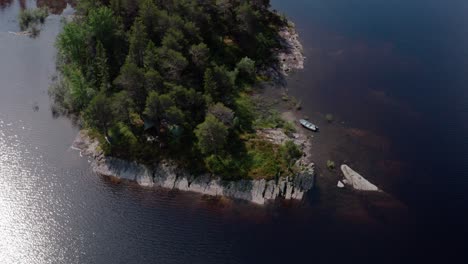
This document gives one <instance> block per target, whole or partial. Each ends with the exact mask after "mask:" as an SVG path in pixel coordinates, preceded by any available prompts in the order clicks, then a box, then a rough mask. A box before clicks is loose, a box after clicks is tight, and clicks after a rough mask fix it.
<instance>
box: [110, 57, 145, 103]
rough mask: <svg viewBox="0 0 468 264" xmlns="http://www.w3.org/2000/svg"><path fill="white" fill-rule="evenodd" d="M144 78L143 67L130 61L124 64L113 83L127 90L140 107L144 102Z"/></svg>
mask: <svg viewBox="0 0 468 264" xmlns="http://www.w3.org/2000/svg"><path fill="white" fill-rule="evenodd" d="M144 79H145V75H144V72H143V69H141V68H139V67H138V66H137V65H136V64H134V63H131V62H130V63H125V64H124V66H123V67H122V70H121V71H120V75H119V76H118V77H117V79H115V81H114V83H115V84H116V85H117V86H119V87H121V88H122V89H124V90H125V91H127V92H128V94H129V95H130V97H131V98H132V99H133V101H134V102H135V104H136V106H137V107H139V108H140V109H141V107H143V105H144V104H145V102H146V90H145V86H144V82H143V80H144Z"/></svg>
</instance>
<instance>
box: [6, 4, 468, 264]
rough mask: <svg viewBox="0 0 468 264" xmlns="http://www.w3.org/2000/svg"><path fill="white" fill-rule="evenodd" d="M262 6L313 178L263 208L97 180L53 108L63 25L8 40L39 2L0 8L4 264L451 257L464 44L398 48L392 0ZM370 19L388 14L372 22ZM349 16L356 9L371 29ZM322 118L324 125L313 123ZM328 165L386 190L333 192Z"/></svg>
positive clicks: (460, 160) (414, 42) (461, 184)
mask: <svg viewBox="0 0 468 264" xmlns="http://www.w3.org/2000/svg"><path fill="white" fill-rule="evenodd" d="M40 2H41V3H47V1H40ZM50 2H54V1H50ZM55 2H60V1H55ZM272 2H273V6H274V7H275V8H278V9H279V10H281V12H285V13H286V14H287V15H288V17H290V18H291V19H292V20H293V21H294V22H295V23H296V25H297V28H298V30H299V32H300V34H301V37H302V39H303V44H304V48H305V54H306V56H307V61H306V65H305V67H306V68H305V70H304V71H302V72H297V73H295V74H293V75H291V76H290V79H289V80H288V87H289V88H288V89H289V93H290V94H292V95H295V96H296V97H298V98H300V99H301V100H302V102H303V104H302V105H303V107H304V110H303V111H302V112H300V113H298V115H308V116H309V117H310V119H311V120H313V121H314V122H316V123H318V125H319V126H320V127H321V132H320V133H319V134H314V139H313V144H315V145H314V146H315V151H313V153H312V154H313V155H316V156H315V159H316V161H317V164H318V165H319V168H320V169H321V173H320V175H319V179H318V182H319V185H318V187H317V188H316V189H314V190H313V191H312V192H309V193H308V195H307V197H306V199H304V200H303V201H302V202H281V201H278V202H277V203H274V204H269V205H267V206H265V207H259V206H255V205H252V204H248V203H245V202H239V201H230V200H227V199H214V198H209V197H202V196H199V195H196V194H191V193H184V192H178V191H168V190H162V189H149V188H142V187H140V186H137V185H136V184H133V183H125V182H117V181H113V180H111V179H109V178H104V177H98V176H97V175H95V174H93V173H92V172H91V171H90V167H89V161H88V160H87V159H86V158H83V157H80V155H79V152H77V151H74V150H72V149H71V148H70V146H71V143H72V141H73V139H74V138H75V136H76V134H77V133H78V128H76V127H74V126H73V125H72V122H71V121H70V120H68V119H66V118H61V117H60V118H57V117H54V116H53V115H52V113H51V110H50V102H49V98H48V95H47V88H48V85H49V83H50V78H51V76H52V75H53V74H54V72H55V66H54V56H55V55H54V54H55V50H54V47H53V43H54V39H55V36H56V34H57V33H58V32H59V30H60V19H61V18H60V16H58V15H53V16H50V17H49V18H48V19H47V21H46V24H45V26H44V29H43V30H42V32H41V34H40V35H39V37H38V38H36V39H31V38H29V37H27V36H15V35H13V34H10V33H8V32H9V31H13V32H16V31H19V28H18V25H17V22H16V16H17V14H18V12H19V10H20V8H21V6H22V5H26V6H28V7H31V6H34V4H35V1H0V55H1V58H0V263H293V262H299V261H301V262H304V263H314V262H315V263H331V262H338V261H351V262H353V263H354V262H357V261H360V262H370V263H375V261H376V260H378V262H382V263H396V262H398V263H401V262H406V260H408V261H409V259H408V258H407V257H408V256H415V255H416V254H418V253H420V252H422V253H424V255H422V256H425V259H424V260H426V259H427V261H426V262H431V260H435V259H433V258H431V257H432V256H431V253H433V254H434V253H435V252H430V250H429V249H431V247H430V246H428V244H432V247H438V248H439V250H444V249H445V247H449V245H450V246H451V243H445V242H446V241H450V240H446V239H447V238H448V237H446V236H441V235H440V233H443V232H447V234H450V232H451V231H452V230H451V229H450V225H451V224H452V223H451V222H450V221H448V220H446V218H447V217H449V216H457V217H458V218H454V219H455V220H453V224H455V227H458V225H457V224H458V222H459V221H460V222H461V221H462V220H463V219H464V218H463V217H464V216H463V212H465V211H464V209H465V208H466V207H465V206H466V196H465V195H463V193H464V191H466V190H467V189H465V187H466V183H467V182H466V180H463V176H466V175H465V174H466V170H462V169H463V165H465V166H466V164H467V163H466V156H463V155H465V152H464V151H463V150H465V149H466V146H467V145H466V143H467V140H466V134H467V133H466V132H467V130H468V127H467V123H466V120H468V117H467V115H466V114H467V112H466V109H467V108H466V106H467V105H468V101H467V100H466V94H467V93H466V88H462V86H463V84H465V83H466V82H464V81H465V79H464V77H466V76H468V75H464V76H461V73H462V72H464V71H465V70H466V67H464V66H463V65H464V64H463V63H465V62H466V60H464V59H463V58H464V57H463V56H465V55H466V54H465V53H463V52H461V51H460V49H458V50H457V49H456V48H457V47H461V46H465V47H466V46H468V41H467V40H466V39H465V38H462V37H463V36H465V35H464V33H463V32H461V31H460V32H459V34H455V35H456V36H457V37H459V38H460V39H456V40H457V41H454V39H447V40H446V41H450V43H451V44H450V45H448V44H446V45H443V43H442V42H443V41H444V40H443V39H441V40H439V42H436V43H433V45H427V46H425V45H426V44H427V36H426V38H424V37H425V35H422V33H421V32H420V34H416V35H415V36H412V37H411V38H405V39H400V38H396V37H395V35H392V34H391V33H392V32H394V31H395V32H406V33H407V34H409V35H410V36H411V34H410V33H411V32H414V30H415V29H414V28H408V29H406V24H405V25H403V24H401V25H400V24H395V25H394V24H391V27H390V26H388V25H387V24H386V23H384V22H385V21H394V20H392V19H395V18H394V17H393V15H395V14H387V13H386V12H390V10H391V11H393V12H394V13H396V14H400V13H402V12H403V13H404V14H406V12H409V11H405V10H406V9H404V8H403V7H406V6H405V5H404V4H403V2H402V4H401V5H402V6H399V5H397V4H395V5H393V6H390V7H389V6H385V5H384V6H380V5H377V4H370V1H363V2H360V3H361V5H364V4H362V3H367V5H364V6H360V5H357V4H355V5H351V6H347V5H346V4H345V2H346V1H341V2H340V1H306V0H303V1H294V4H291V2H290V1H279V0H276V1H272ZM351 2H352V1H351ZM354 2H356V1H354ZM380 2H381V1H380ZM414 2H415V3H420V5H423V4H424V3H426V4H428V5H429V7H428V10H426V11H427V12H432V13H430V14H434V15H440V16H442V15H444V14H445V13H444V12H447V11H446V10H445V9H440V10H438V9H433V8H432V6H433V5H435V6H437V3H436V2H435V1H429V2H427V1H414ZM423 2H424V3H423ZM398 3H399V2H398ZM405 3H406V2H405ZM456 3H457V4H451V5H449V6H444V7H445V8H446V9H450V10H452V11H456V10H458V11H457V12H455V14H452V16H453V17H454V18H452V19H447V22H446V23H447V24H446V25H445V27H440V28H439V27H431V29H434V30H437V29H439V30H440V32H439V33H440V34H442V33H445V30H446V29H447V28H450V29H452V28H454V29H453V30H455V27H454V26H453V25H452V24H451V23H461V25H465V26H466V24H467V23H466V20H463V19H464V16H463V17H462V16H461V14H460V12H461V11H462V10H465V11H466V10H468V9H463V8H464V7H466V5H463V4H462V3H461V2H460V5H458V2H456ZM381 4H382V3H381ZM348 5H349V4H348ZM56 6H63V5H56ZM410 7H414V6H413V5H411V6H410ZM391 8H393V9H391ZM60 9H61V8H59V10H60ZM382 9H385V10H387V11H385V12H384V13H385V14H386V16H382V14H381V15H376V14H379V13H378V12H379V11H381V12H383V11H382ZM64 12H65V13H66V14H67V13H69V12H71V9H70V7H69V8H67V9H65V11H64ZM56 13H60V12H59V11H57V12H56ZM356 14H361V15H363V14H364V15H365V14H368V16H369V17H366V19H368V20H366V21H369V20H370V21H374V22H375V23H370V24H372V25H374V26H375V27H376V28H375V29H373V28H371V27H370V26H369V27H367V26H364V25H362V24H361V23H363V22H362V21H361V20H360V19H359V18H358V17H356ZM371 15H372V16H371ZM395 16H396V15H395ZM421 16H423V15H421ZM353 22H354V23H353ZM358 22H360V23H358ZM407 22H408V21H407ZM416 22H418V23H419V25H420V28H421V29H425V27H424V26H425V24H424V23H423V22H424V20H422V21H420V20H418V19H416V20H415V21H414V23H416ZM388 23H390V22H388ZM400 23H403V22H400ZM408 23H409V22H408ZM440 23H442V22H440ZM366 25H367V24H366ZM436 26H437V25H436ZM363 27H364V28H363ZM384 29H387V30H386V31H385V30H384ZM421 29H419V30H420V31H421ZM411 30H413V31H411ZM460 30H461V29H460ZM418 32H419V31H418ZM384 33H385V34H384ZM387 36H392V37H393V38H389V39H386V37H387ZM403 36H405V37H407V35H403ZM444 36H445V37H447V38H448V37H449V35H448V34H446V35H444ZM450 36H451V35H450ZM423 44H424V45H423ZM454 45H455V46H454ZM421 46H425V47H426V49H422V48H421ZM434 51H437V52H435V53H434ZM429 52H430V53H431V54H435V55H437V56H436V58H432V57H426V56H427V54H428V53H429ZM425 55H426V56H425ZM435 55H434V56H435ZM435 62H437V63H435ZM449 62H454V63H456V65H451V66H450V67H449ZM427 65H430V66H431V68H428V66H427ZM434 72H436V73H437V76H438V77H436V75H435V74H432V73H434ZM465 73H466V72H465ZM444 74H445V75H444ZM408 76H409V77H408ZM404 77H406V78H404ZM435 78H436V79H437V80H438V82H436V81H435V80H434V79H435ZM439 79H440V80H439ZM442 88H443V89H442ZM442 107H443V109H442ZM350 109H352V111H351V110H350ZM328 112H330V113H333V114H334V115H335V121H334V122H333V123H332V124H327V123H326V122H325V121H324V119H323V116H324V114H326V113H328ZM463 120H465V122H463ZM342 122H344V123H342ZM433 122H440V124H441V126H440V127H439V126H437V128H434V126H433V125H432V124H433ZM402 128H403V129H402ZM435 139H437V140H435ZM329 157H330V158H329ZM452 158H453V160H452ZM327 159H333V160H336V161H337V162H338V161H344V160H346V161H347V162H349V164H350V165H351V166H352V167H353V168H354V169H356V170H357V171H359V172H362V173H363V175H365V176H366V177H368V179H370V180H371V181H372V182H373V183H375V184H377V185H378V186H379V187H380V188H381V189H383V190H385V191H386V192H387V194H373V195H369V194H366V193H356V192H354V191H352V190H349V189H344V190H338V189H337V188H336V180H337V179H338V177H339V175H338V173H337V172H327V171H326V170H325V169H324V168H325V166H324V165H323V163H324V162H326V160H327ZM450 160H452V162H454V163H455V164H457V166H447V165H450V164H452V163H451V162H449V161H450ZM438 164H440V165H438ZM452 165H453V164H452ZM451 168H453V169H451ZM442 171H443V172H442ZM440 175H444V181H442V180H441V179H440ZM454 197H457V198H458V199H453V198H454ZM454 208H456V209H457V210H453V211H452V210H451V209H454ZM443 212H450V213H451V214H449V215H442V213H443ZM453 212H462V213H453ZM439 213H440V214H439ZM424 216H428V217H427V218H424ZM439 223H440V224H441V225H439V226H438V225H436V224H439ZM418 225H421V226H422V227H420V228H416V227H417V226H418ZM426 226H427V227H429V228H430V229H425V227H426ZM426 231H427V233H426ZM429 231H430V232H429ZM459 231H460V234H462V232H463V231H464V230H463V229H459ZM423 232H424V233H423ZM460 234H459V235H460ZM441 238H443V239H441ZM444 243H445V244H446V245H444ZM459 245H460V246H462V245H463V243H460V244H459ZM451 257H454V255H447V257H446V258H445V260H446V261H447V260H448V259H450V258H451ZM419 260H420V261H421V260H423V259H419Z"/></svg>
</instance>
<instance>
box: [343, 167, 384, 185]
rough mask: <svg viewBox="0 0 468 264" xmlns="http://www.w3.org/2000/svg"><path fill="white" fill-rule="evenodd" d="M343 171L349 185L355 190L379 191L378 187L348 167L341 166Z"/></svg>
mask: <svg viewBox="0 0 468 264" xmlns="http://www.w3.org/2000/svg"><path fill="white" fill-rule="evenodd" d="M341 171H342V172H343V174H344V176H345V178H346V180H347V182H348V184H349V185H351V186H353V188H354V189H356V190H360V191H379V188H377V186H375V185H374V184H372V183H370V182H369V181H368V180H366V179H365V178H364V177H362V176H361V175H360V174H359V173H357V172H355V171H354V170H352V169H351V168H350V167H349V166H348V165H345V164H343V165H341Z"/></svg>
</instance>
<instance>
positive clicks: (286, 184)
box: [73, 130, 314, 204]
mask: <svg viewBox="0 0 468 264" xmlns="http://www.w3.org/2000/svg"><path fill="white" fill-rule="evenodd" d="M73 148H75V149H79V150H80V151H81V154H83V155H86V156H89V157H91V158H92V169H93V171H94V172H96V173H97V174H100V175H103V176H109V177H117V178H119V179H125V180H129V181H136V182H137V183H138V184H140V185H142V186H146V187H162V188H168V189H177V190H182V191H192V192H196V193H201V194H205V195H211V196H226V197H230V198H234V199H241V200H247V201H250V202H253V203H256V204H264V203H265V202H267V201H269V200H274V199H276V198H278V197H283V198H284V199H296V200H301V199H302V197H303V196H304V193H306V192H307V191H308V190H310V189H311V188H312V187H313V185H314V165H313V164H312V163H308V164H307V166H305V165H304V164H303V163H304V162H306V161H305V160H304V159H301V160H299V161H298V162H300V163H301V166H302V167H303V168H304V169H303V172H302V173H300V174H298V175H297V176H295V177H287V178H280V179H278V181H277V182H276V181H274V180H270V181H266V180H264V179H262V180H239V181H223V180H221V179H220V178H219V177H213V176H211V175H209V174H204V175H200V176H197V177H194V176H193V175H191V174H189V173H188V172H187V171H185V170H183V169H181V168H178V167H177V166H176V165H175V164H174V163H172V162H170V161H164V162H161V163H159V164H157V165H155V166H154V167H153V168H150V167H148V166H145V165H141V164H137V163H135V162H129V161H124V160H121V159H117V158H112V157H106V156H104V154H103V153H102V151H100V150H99V144H98V142H97V141H96V140H94V139H92V138H90V137H89V135H88V134H87V132H86V131H84V130H83V131H80V133H79V134H78V136H77V137H76V139H75V141H74V143H73Z"/></svg>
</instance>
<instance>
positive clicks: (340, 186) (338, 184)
mask: <svg viewBox="0 0 468 264" xmlns="http://www.w3.org/2000/svg"><path fill="white" fill-rule="evenodd" d="M336 186H337V187H338V188H340V189H341V188H344V184H343V183H342V182H341V181H338V183H337V184H336Z"/></svg>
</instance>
